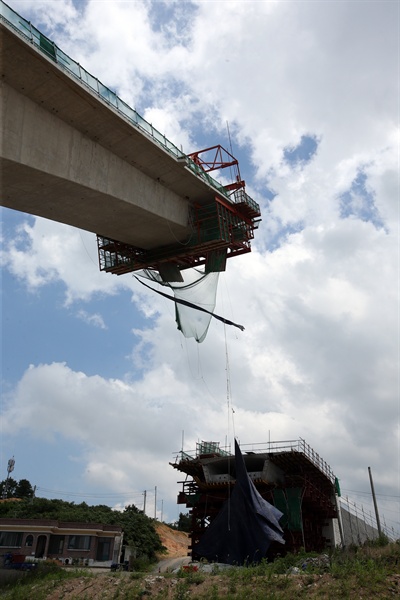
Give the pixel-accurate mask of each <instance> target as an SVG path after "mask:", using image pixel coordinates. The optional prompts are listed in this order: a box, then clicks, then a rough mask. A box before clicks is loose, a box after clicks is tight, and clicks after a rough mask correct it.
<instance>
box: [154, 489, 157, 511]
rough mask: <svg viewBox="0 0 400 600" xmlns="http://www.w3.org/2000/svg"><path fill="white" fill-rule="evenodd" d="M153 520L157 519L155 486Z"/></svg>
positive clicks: (155, 491)
mask: <svg viewBox="0 0 400 600" xmlns="http://www.w3.org/2000/svg"><path fill="white" fill-rule="evenodd" d="M154 519H157V486H155V487H154Z"/></svg>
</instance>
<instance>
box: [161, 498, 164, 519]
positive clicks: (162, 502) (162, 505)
mask: <svg viewBox="0 0 400 600" xmlns="http://www.w3.org/2000/svg"><path fill="white" fill-rule="evenodd" d="M163 511H164V500H161V523H162V522H163Z"/></svg>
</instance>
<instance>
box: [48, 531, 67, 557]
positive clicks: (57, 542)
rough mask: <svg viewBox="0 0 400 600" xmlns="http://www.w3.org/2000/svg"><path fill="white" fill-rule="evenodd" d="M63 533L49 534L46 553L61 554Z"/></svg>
mask: <svg viewBox="0 0 400 600" xmlns="http://www.w3.org/2000/svg"><path fill="white" fill-rule="evenodd" d="M64 540H65V535H51V536H50V541H49V549H48V551H47V552H48V554H62V553H63V550H64Z"/></svg>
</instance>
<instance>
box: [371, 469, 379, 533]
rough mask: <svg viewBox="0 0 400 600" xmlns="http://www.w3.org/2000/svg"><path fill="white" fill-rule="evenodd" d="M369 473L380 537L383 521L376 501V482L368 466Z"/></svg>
mask: <svg viewBox="0 0 400 600" xmlns="http://www.w3.org/2000/svg"><path fill="white" fill-rule="evenodd" d="M368 473H369V480H370V483H371V492H372V500H373V501H374V508H375V517H376V524H377V526H378V535H379V537H381V535H382V530H381V522H380V520H379V513H378V505H377V503H376V497H375V490H374V482H373V481H372V473H371V467H368Z"/></svg>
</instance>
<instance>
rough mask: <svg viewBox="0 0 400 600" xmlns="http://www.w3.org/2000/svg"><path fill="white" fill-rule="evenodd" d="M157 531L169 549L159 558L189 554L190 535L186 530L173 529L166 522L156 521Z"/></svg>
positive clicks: (163, 543)
mask: <svg viewBox="0 0 400 600" xmlns="http://www.w3.org/2000/svg"><path fill="white" fill-rule="evenodd" d="M156 531H157V533H158V535H159V537H160V539H161V543H162V545H163V546H165V548H166V549H167V551H166V553H165V554H162V555H159V557H158V558H160V559H162V558H179V557H181V556H182V557H183V556H187V554H188V550H189V536H188V534H187V533H185V532H184V531H177V530H176V529H171V527H168V525H165V524H164V523H156Z"/></svg>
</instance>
